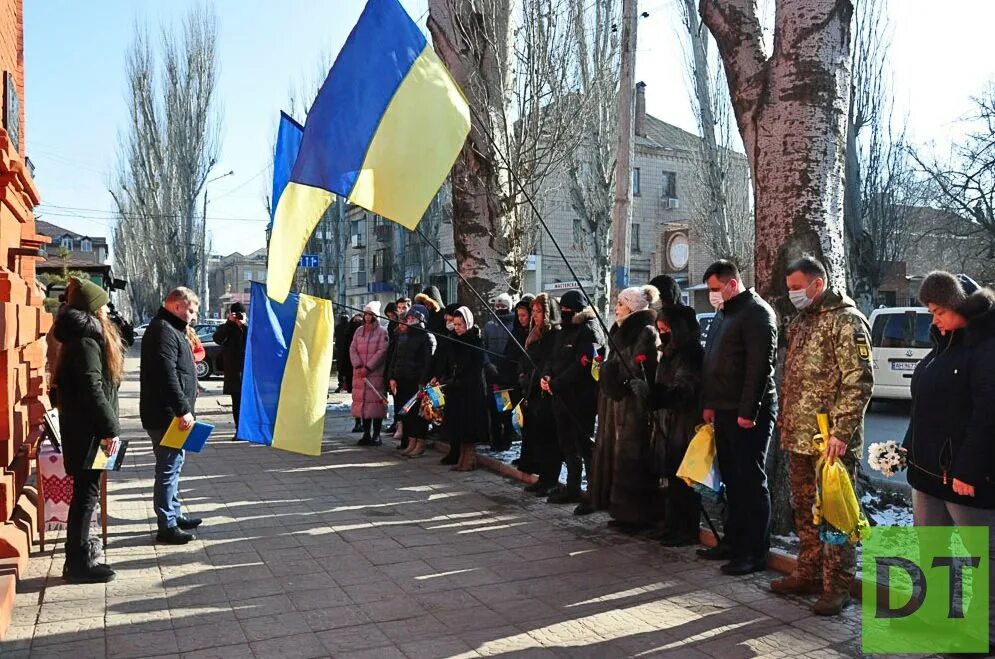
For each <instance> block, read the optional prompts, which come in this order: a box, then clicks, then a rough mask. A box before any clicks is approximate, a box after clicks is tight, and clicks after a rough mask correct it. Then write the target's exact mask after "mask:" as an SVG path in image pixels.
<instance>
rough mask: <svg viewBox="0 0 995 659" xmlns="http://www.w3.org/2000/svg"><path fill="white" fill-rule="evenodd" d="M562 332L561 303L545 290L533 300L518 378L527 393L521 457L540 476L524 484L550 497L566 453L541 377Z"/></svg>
mask: <svg viewBox="0 0 995 659" xmlns="http://www.w3.org/2000/svg"><path fill="white" fill-rule="evenodd" d="M559 332H560V313H559V305H557V304H555V303H554V302H553V301H552V300H551V299H550V297H549V295H548V294H546V293H540V294H539V295H537V296H536V298H535V301H534V302H533V303H532V330H531V331H530V332H529V336H528V338H526V339H525V352H526V355H524V356H523V357H522V359H521V361H520V362H519V371H518V382H519V386H520V387H521V390H522V395H523V396H524V402H523V403H522V405H523V408H524V412H525V425H524V427H523V428H522V433H523V437H522V461H523V462H525V463H526V467H531V468H534V469H535V473H536V474H537V475H538V476H539V480H537V481H536V482H535V483H533V484H532V485H528V486H526V488H525V491H526V492H532V493H533V494H535V495H536V496H537V497H547V496H549V495H550V494H552V492H553V491H554V490H556V489H557V488H558V487H559V486H560V470H561V468H562V466H563V456H562V454H561V452H560V443H559V437H558V435H557V428H556V418H555V417H554V416H553V400H552V398H551V397H550V395H549V394H548V393H546V392H545V391H543V390H542V377H543V375H544V374H545V373H546V367H547V364H548V362H549V360H550V359H551V358H552V356H553V354H554V348H555V346H556V337H557V335H558V334H559Z"/></svg>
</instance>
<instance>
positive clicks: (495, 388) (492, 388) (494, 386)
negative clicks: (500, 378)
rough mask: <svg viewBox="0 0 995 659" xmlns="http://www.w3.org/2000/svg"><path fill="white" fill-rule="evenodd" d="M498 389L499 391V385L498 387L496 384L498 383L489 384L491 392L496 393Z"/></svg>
mask: <svg viewBox="0 0 995 659" xmlns="http://www.w3.org/2000/svg"><path fill="white" fill-rule="evenodd" d="M499 391H501V387H499V386H498V385H496V384H492V385H491V393H497V392H499Z"/></svg>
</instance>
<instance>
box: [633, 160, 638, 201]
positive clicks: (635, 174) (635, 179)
mask: <svg viewBox="0 0 995 659" xmlns="http://www.w3.org/2000/svg"><path fill="white" fill-rule="evenodd" d="M632 196H633V197H638V196H639V168H638V167H633V168H632Z"/></svg>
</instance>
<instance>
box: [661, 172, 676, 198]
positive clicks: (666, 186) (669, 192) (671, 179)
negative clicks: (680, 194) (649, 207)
mask: <svg viewBox="0 0 995 659" xmlns="http://www.w3.org/2000/svg"><path fill="white" fill-rule="evenodd" d="M663 196H664V198H666V199H677V174H676V173H675V172H664V173H663Z"/></svg>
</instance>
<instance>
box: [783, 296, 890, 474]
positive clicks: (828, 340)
mask: <svg viewBox="0 0 995 659" xmlns="http://www.w3.org/2000/svg"><path fill="white" fill-rule="evenodd" d="M873 388H874V370H873V365H872V362H871V347H870V327H869V326H868V323H867V319H866V318H864V315H863V314H862V313H860V311H858V310H857V308H856V306H855V305H854V303H853V300H851V299H850V298H848V297H846V296H845V295H841V294H840V293H837V292H836V291H832V290H829V291H827V292H826V293H825V294H824V295H823V296H822V298H821V299H819V300H816V301H815V303H813V304H812V305H811V306H810V307H808V308H807V309H805V310H803V311H801V312H800V313H799V314H798V315H797V316H796V317H795V319H794V320H793V321H791V324H790V325H789V326H788V355H787V357H786V358H785V360H784V381H783V385H782V389H781V413H780V416H779V418H778V428H779V430H780V435H781V448H783V449H784V450H786V451H794V452H796V453H809V454H816V453H818V449H817V448H816V444H815V442H814V441H813V440H812V437H813V436H814V435H816V434H818V432H819V429H818V425H817V424H816V414H817V413H818V412H826V413H827V414H829V432H830V434H831V435H832V436H833V437H836V438H837V439H839V440H842V441H844V442H846V443H847V444H849V446H850V453H851V457H852V458H854V459H859V457H860V454H861V451H862V448H863V441H864V412H865V411H866V409H867V404H868V403H869V402H870V400H871V391H872V390H873Z"/></svg>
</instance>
